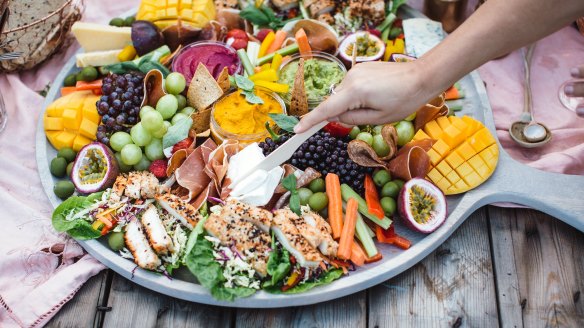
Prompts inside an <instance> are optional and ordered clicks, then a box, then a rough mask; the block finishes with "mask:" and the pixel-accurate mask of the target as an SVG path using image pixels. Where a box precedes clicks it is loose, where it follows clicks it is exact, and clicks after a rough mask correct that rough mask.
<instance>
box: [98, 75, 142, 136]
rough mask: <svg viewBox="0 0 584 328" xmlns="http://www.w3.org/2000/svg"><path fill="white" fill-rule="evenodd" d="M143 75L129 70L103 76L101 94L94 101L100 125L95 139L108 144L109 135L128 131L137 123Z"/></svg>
mask: <svg viewBox="0 0 584 328" xmlns="http://www.w3.org/2000/svg"><path fill="white" fill-rule="evenodd" d="M143 81H144V75H143V74H142V73H139V72H131V73H126V74H123V75H118V74H110V75H108V76H106V77H104V78H103V85H102V87H101V92H102V96H101V97H100V98H99V100H98V101H97V102H96V106H97V113H98V114H99V115H100V116H101V123H102V124H101V125H100V126H98V127H97V140H98V141H99V142H101V143H103V144H106V145H109V141H110V137H111V135H112V134H113V133H115V132H118V131H124V132H129V131H130V129H131V128H132V126H133V125H135V124H136V123H138V120H139V117H138V114H139V113H140V104H142V99H144V83H143Z"/></svg>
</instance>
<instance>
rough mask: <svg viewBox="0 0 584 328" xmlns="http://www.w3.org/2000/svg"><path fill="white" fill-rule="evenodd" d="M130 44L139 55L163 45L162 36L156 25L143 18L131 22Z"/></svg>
mask: <svg viewBox="0 0 584 328" xmlns="http://www.w3.org/2000/svg"><path fill="white" fill-rule="evenodd" d="M132 44H133V45H134V48H135V49H136V53H137V54H138V55H139V56H144V55H145V54H147V53H149V52H150V51H153V50H156V49H158V48H160V47H162V46H163V45H164V36H163V35H162V32H160V29H159V28H158V26H156V25H154V24H153V23H152V22H149V21H145V20H137V21H135V22H134V23H132Z"/></svg>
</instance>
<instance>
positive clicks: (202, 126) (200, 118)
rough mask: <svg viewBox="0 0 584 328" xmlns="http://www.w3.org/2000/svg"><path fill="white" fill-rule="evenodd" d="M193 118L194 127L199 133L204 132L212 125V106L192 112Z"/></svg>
mask: <svg viewBox="0 0 584 328" xmlns="http://www.w3.org/2000/svg"><path fill="white" fill-rule="evenodd" d="M191 118H192V119H193V126H192V129H193V130H195V132H196V133H197V134H199V133H203V132H205V131H207V130H209V128H210V127H211V108H206V109H202V110H198V111H196V112H194V113H192V114H191Z"/></svg>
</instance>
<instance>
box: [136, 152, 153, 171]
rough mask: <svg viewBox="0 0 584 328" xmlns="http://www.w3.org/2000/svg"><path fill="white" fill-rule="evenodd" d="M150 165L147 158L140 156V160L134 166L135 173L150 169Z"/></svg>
mask: <svg viewBox="0 0 584 328" xmlns="http://www.w3.org/2000/svg"><path fill="white" fill-rule="evenodd" d="M150 164H152V162H150V161H149V160H148V158H146V156H142V158H141V159H140V161H139V162H138V163H137V164H135V165H134V170H136V171H146V170H148V169H149V168H150Z"/></svg>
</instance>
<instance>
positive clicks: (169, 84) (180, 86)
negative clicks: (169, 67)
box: [165, 72, 187, 95]
mask: <svg viewBox="0 0 584 328" xmlns="http://www.w3.org/2000/svg"><path fill="white" fill-rule="evenodd" d="M186 85H187V81H186V80H185V77H184V76H183V75H182V74H181V73H178V72H173V73H170V74H168V76H167V77H166V83H165V88H166V91H168V92H169V93H171V94H173V95H178V94H180V93H181V92H183V91H184V90H185V87H186Z"/></svg>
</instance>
